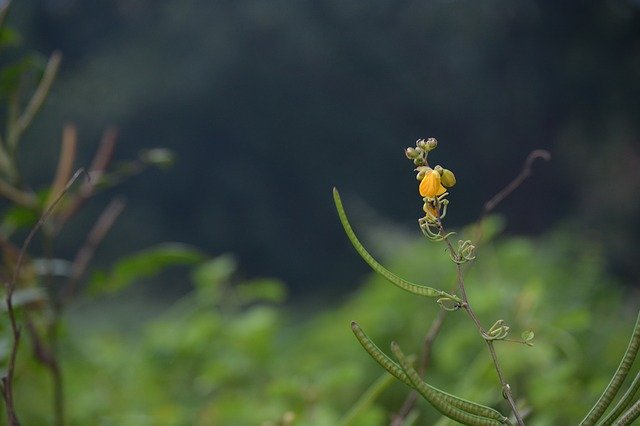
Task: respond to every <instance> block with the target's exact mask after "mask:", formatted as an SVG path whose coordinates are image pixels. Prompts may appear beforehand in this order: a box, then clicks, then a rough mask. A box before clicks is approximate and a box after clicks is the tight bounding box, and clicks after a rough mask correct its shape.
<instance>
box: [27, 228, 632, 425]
mask: <svg viewBox="0 0 640 426" xmlns="http://www.w3.org/2000/svg"><path fill="white" fill-rule="evenodd" d="M395 252H396V255H395V256H394V257H393V258H392V259H388V261H387V264H388V265H390V267H392V268H393V269H394V270H395V271H398V272H399V273H400V274H401V275H403V276H406V277H409V278H412V279H416V278H417V279H419V277H421V276H424V275H428V276H430V277H432V279H435V280H438V281H439V282H438V283H437V284H438V285H440V286H442V287H445V288H446V287H447V285H448V284H449V283H450V284H451V285H453V283H454V277H453V276H451V274H450V272H449V271H450V261H449V260H448V258H447V256H446V254H445V253H443V252H442V251H441V250H440V249H439V248H437V247H435V245H430V244H425V243H424V242H423V241H419V242H417V241H407V242H405V244H403V245H402V247H401V248H399V249H398V250H396V251H395ZM601 259H602V255H601V253H600V252H599V251H598V248H597V247H594V246H592V245H590V244H589V243H588V242H586V241H576V240H575V239H572V238H569V237H568V236H567V235H564V234H562V233H558V234H555V235H552V236H549V237H547V238H544V239H539V240H531V239H523V238H508V239H502V240H498V241H495V242H492V243H488V244H486V245H484V246H482V247H481V248H480V250H479V256H478V260H477V261H476V264H474V265H473V267H472V269H471V270H470V271H469V272H468V274H467V277H468V278H467V282H468V291H469V292H470V293H471V294H470V297H473V300H474V301H475V305H476V307H477V308H476V309H477V312H478V314H479V315H480V317H481V319H482V320H483V321H484V322H488V321H491V320H492V319H493V318H496V317H502V318H505V319H506V320H507V321H508V322H509V323H510V324H511V325H512V326H513V329H514V330H519V329H532V330H534V331H535V333H536V339H535V344H534V346H533V347H530V348H529V347H526V346H523V345H518V344H511V343H508V342H504V343H501V344H500V345H499V346H498V351H499V355H500V357H501V359H502V360H503V365H504V368H505V370H506V371H505V373H506V374H507V375H508V376H509V377H510V378H511V379H510V381H511V384H512V386H513V387H514V389H515V392H516V395H518V396H521V397H523V398H526V400H524V401H520V403H522V404H526V405H527V406H528V407H530V408H531V414H530V417H529V418H528V421H527V423H528V424H531V425H557V424H572V423H575V422H577V421H579V420H580V419H581V418H582V416H583V415H584V413H586V412H587V411H588V409H589V407H590V406H591V405H592V404H593V402H594V401H595V400H596V399H597V396H598V395H599V391H600V390H601V389H602V388H603V387H604V386H605V385H606V383H607V382H608V378H609V377H610V374H611V373H612V371H613V370H614V369H615V367H616V365H617V362H618V359H619V357H620V356H621V355H622V353H623V352H624V348H625V346H626V343H627V339H628V336H629V333H630V331H631V328H632V323H633V321H632V318H633V316H634V315H633V309H627V308H631V307H629V306H627V304H626V302H625V301H624V300H623V295H622V294H621V291H620V290H619V288H618V287H617V286H614V285H613V283H612V282H611V281H610V280H609V279H608V278H607V277H606V276H605V275H604V273H603V264H602V261H601ZM234 271H235V263H234V261H233V259H232V258H230V257H227V256H222V257H218V258H216V259H213V260H210V261H207V262H204V263H202V264H200V265H199V266H197V267H196V268H195V269H194V271H193V274H192V279H193V286H194V287H193V291H192V292H191V293H189V294H188V295H186V296H185V297H184V298H182V299H181V300H179V301H177V302H176V303H175V304H174V305H173V306H172V307H171V308H169V309H167V310H166V311H165V312H163V313H162V314H161V315H158V316H157V317H155V318H153V319H152V320H150V321H148V322H147V323H145V324H144V325H142V326H141V327H140V328H139V329H135V330H133V329H132V330H131V331H128V332H127V331H115V330H110V331H106V332H105V331H95V330H91V329H88V330H87V329H85V330H83V332H82V333H77V332H71V331H70V332H69V333H67V334H66V337H65V338H64V342H63V343H64V345H63V351H62V353H61V358H62V360H63V363H64V364H63V369H64V373H65V382H66V395H67V409H68V412H69V419H70V421H71V423H72V424H105V425H111V424H113V425H158V424H163V425H164V424H167V425H187V424H200V425H228V424H233V425H279V424H295V425H335V424H339V423H338V422H339V420H340V418H341V417H342V416H343V415H344V414H345V413H346V412H347V411H348V409H349V408H350V407H351V405H352V404H354V403H355V401H356V400H357V399H358V397H359V395H360V394H362V393H363V392H364V391H365V389H366V388H367V387H368V386H370V385H371V384H372V383H373V382H374V381H375V380H376V378H377V377H379V375H380V369H379V367H378V366H377V365H376V364H375V363H374V361H372V360H371V359H370V358H369V356H368V355H367V354H366V353H364V351H362V350H361V348H360V346H359V345H358V343H357V342H356V340H355V339H354V338H353V336H352V335H351V331H350V327H349V321H350V320H352V319H357V320H358V321H359V323H360V324H362V326H363V327H364V328H366V329H367V330H369V331H370V334H371V337H372V338H373V339H374V340H375V341H376V342H377V343H378V344H379V345H380V346H381V348H383V349H386V348H387V347H388V346H387V344H388V343H389V342H390V341H391V340H396V341H398V342H399V343H400V344H401V345H402V346H403V347H405V348H406V350H407V351H416V352H417V351H418V349H419V348H418V347H417V346H416V345H419V344H420V342H421V341H422V339H423V337H424V334H425V332H426V330H427V328H428V327H429V324H430V321H431V320H432V319H433V318H434V316H435V314H436V310H437V309H438V308H437V305H435V303H433V302H431V301H428V300H421V299H420V298H415V297H412V295H410V294H408V293H406V294H405V293H404V292H402V291H400V290H398V289H397V288H395V287H393V286H391V285H389V284H388V283H386V282H383V280H382V279H381V278H378V277H377V276H372V277H371V278H370V279H368V280H367V281H366V282H365V283H363V285H362V286H361V287H360V289H359V290H358V291H357V292H356V293H354V294H352V296H351V297H350V298H349V299H348V300H346V301H344V303H341V304H339V305H338V306H331V307H326V306H314V307H312V308H309V307H305V308H302V307H294V306H291V307H290V306H286V305H283V304H282V302H283V299H284V297H285V291H284V286H283V285H282V283H280V282H278V281H275V280H256V281H247V282H239V283H238V282H236V281H237V280H235V279H234ZM425 284H428V283H425ZM434 284H435V283H434ZM343 285H348V283H343ZM108 306H109V305H106V307H105V309H106V311H104V312H103V315H105V316H106V317H108V316H109V315H112V314H113V312H112V311H113V309H114V308H113V307H111V308H108ZM633 308H634V309H635V307H633ZM71 320H72V321H76V320H77V319H74V318H73V317H72V318H71ZM467 322H468V318H466V317H465V316H463V315H461V314H460V313H450V314H448V316H447V318H446V321H445V324H444V328H443V331H442V333H441V335H440V336H439V338H438V339H437V340H436V343H435V346H434V354H433V360H432V364H431V366H432V367H431V369H430V371H431V372H428V373H427V375H428V380H429V381H430V383H433V384H434V385H435V386H438V387H440V388H442V389H444V390H447V391H451V392H453V393H456V394H459V395H461V396H463V397H466V398H469V399H473V400H477V401H479V402H483V403H487V404H490V405H493V406H496V407H498V408H505V407H503V406H501V404H503V402H502V401H500V400H498V398H499V397H498V396H496V394H495V392H494V391H493V390H494V389H495V385H496V383H497V378H496V377H495V373H494V371H493V370H492V366H491V363H490V362H489V359H488V354H487V353H486V350H485V348H484V346H483V342H482V341H481V340H480V339H478V338H477V336H476V335H475V333H476V332H475V330H474V329H473V327H469V325H468V324H467ZM70 330H73V327H71V328H70ZM596 341H597V342H598V344H597V345H594V344H593V342H596ZM23 358H24V359H22V360H21V361H22V362H21V364H20V365H21V368H20V371H19V374H20V378H19V380H18V382H17V385H18V388H17V392H18V395H17V400H18V408H19V412H20V413H23V416H24V421H25V424H42V423H43V422H46V419H47V418H48V417H47V416H48V415H49V412H50V411H49V409H48V408H47V407H46V404H44V403H43V401H48V400H49V398H50V392H49V389H48V388H47V386H44V385H43V383H41V381H42V375H41V374H39V373H38V369H37V368H36V367H34V366H27V365H25V363H26V362H28V361H27V357H26V356H23ZM406 393H407V389H406V388H405V387H403V385H401V384H399V383H394V384H392V385H391V386H390V387H389V388H387V389H386V390H385V391H384V392H383V393H382V395H381V397H380V398H379V399H378V400H376V401H375V403H374V405H373V406H372V407H370V408H369V409H368V410H367V411H366V412H365V413H364V414H363V415H362V416H360V417H358V418H357V419H356V421H355V424H357V425H380V424H385V423H386V422H388V419H389V415H390V413H391V412H393V410H397V409H398V408H399V406H400V404H401V403H402V401H403V399H404V398H405V396H406ZM419 407H420V418H419V419H418V423H419V424H435V422H436V421H437V420H438V419H439V416H438V414H437V413H436V412H434V410H433V409H432V408H431V407H429V406H428V405H426V404H423V403H420V405H419ZM505 411H506V410H505ZM438 424H446V421H443V420H440V423H438Z"/></svg>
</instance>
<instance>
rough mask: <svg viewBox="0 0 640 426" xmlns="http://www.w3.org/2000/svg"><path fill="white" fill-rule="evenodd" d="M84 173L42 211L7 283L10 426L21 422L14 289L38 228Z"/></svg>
mask: <svg viewBox="0 0 640 426" xmlns="http://www.w3.org/2000/svg"><path fill="white" fill-rule="evenodd" d="M82 173H84V169H80V170H78V171H77V172H76V173H75V174H74V175H73V177H72V178H71V180H70V181H69V183H67V186H66V187H65V188H64V190H63V191H62V192H61V193H60V195H58V197H57V198H56V199H55V200H54V201H53V203H52V204H51V205H50V206H49V207H48V208H47V209H46V210H45V211H44V213H42V216H40V219H39V220H38V222H37V223H36V224H35V226H34V227H33V228H32V229H31V232H29V235H27V238H26V239H25V240H24V243H23V244H22V247H21V249H20V253H19V254H18V259H17V260H16V264H15V267H14V270H13V276H12V277H11V280H10V281H8V282H6V283H5V303H6V305H7V312H8V314H9V320H10V322H11V331H12V335H13V342H12V345H11V353H10V355H9V362H8V365H7V371H6V373H5V375H4V377H2V393H3V395H4V400H5V404H6V407H7V419H8V422H9V425H10V426H17V425H19V424H20V422H19V421H18V417H17V415H16V410H15V404H14V400H13V376H14V373H15V367H16V357H17V354H18V346H19V343H20V327H19V326H18V322H17V319H16V312H15V309H14V307H13V291H14V290H15V287H16V284H17V282H18V277H19V276H20V272H21V269H22V262H23V260H24V257H25V255H26V252H27V249H28V248H29V245H30V244H31V240H33V237H34V236H35V234H36V233H37V232H38V230H39V229H40V228H41V227H42V225H43V224H44V223H45V221H46V220H47V219H48V218H49V216H50V215H51V213H52V212H53V210H54V208H55V207H56V205H57V204H58V202H60V200H62V198H63V197H64V195H65V194H66V193H67V191H68V190H69V188H70V187H71V185H73V183H74V182H75V181H76V180H77V179H78V177H79V176H80V175H81V174H82Z"/></svg>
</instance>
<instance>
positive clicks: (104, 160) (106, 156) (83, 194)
mask: <svg viewBox="0 0 640 426" xmlns="http://www.w3.org/2000/svg"><path fill="white" fill-rule="evenodd" d="M117 138H118V130H117V129H116V128H115V127H112V126H110V127H107V128H106V129H105V131H104V132H103V133H102V138H101V139H100V144H99V145H98V150H97V151H96V154H95V155H94V157H93V160H92V161H91V165H90V166H89V176H91V179H89V180H88V181H87V182H85V183H84V184H83V185H82V186H81V187H80V190H79V191H78V195H77V196H76V198H74V199H73V200H72V201H71V203H70V205H69V206H68V207H67V208H66V209H65V212H64V214H63V216H62V218H61V219H60V222H59V223H58V227H57V230H58V231H59V230H60V229H61V228H62V226H64V224H65V223H67V222H68V221H69V219H71V217H73V216H74V215H75V214H76V213H77V212H78V210H80V208H82V206H83V205H84V204H85V202H86V201H87V200H88V199H89V198H90V197H91V196H92V195H93V194H94V192H95V189H96V185H98V184H99V183H100V178H101V177H102V175H103V174H104V172H105V170H106V169H107V167H108V166H109V164H110V163H111V159H112V158H113V152H114V150H115V147H116V141H117Z"/></svg>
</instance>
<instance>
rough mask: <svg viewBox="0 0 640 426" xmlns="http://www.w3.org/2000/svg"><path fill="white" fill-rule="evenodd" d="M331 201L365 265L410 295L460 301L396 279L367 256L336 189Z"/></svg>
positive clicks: (437, 291)
mask: <svg viewBox="0 0 640 426" xmlns="http://www.w3.org/2000/svg"><path fill="white" fill-rule="evenodd" d="M333 200H334V202H335V204H336V209H337V210H338V216H339V217H340V222H341V223H342V226H343V228H344V231H345V232H346V234H347V237H349V241H351V244H353V247H354V248H355V249H356V251H357V252H358V254H359V255H360V257H362V259H363V260H364V261H365V262H367V264H368V265H369V266H371V268H372V269H373V270H374V271H376V272H377V273H378V274H380V275H382V276H383V277H384V278H386V279H387V280H388V281H389V282H391V283H392V284H394V285H396V286H398V287H400V288H401V289H403V290H406V291H408V292H410V293H413V294H417V295H420V296H426V297H446V298H449V299H451V300H454V301H456V302H460V301H461V300H460V299H459V298H458V297H457V296H455V295H452V294H449V293H447V292H444V291H442V290H437V289H435V288H431V287H427V286H423V285H419V284H414V283H412V282H409V281H407V280H404V279H402V278H400V277H398V276H397V275H395V274H394V273H392V272H391V271H389V270H387V269H386V268H385V267H384V266H382V265H381V264H379V263H378V262H377V261H376V260H375V259H374V258H373V256H371V254H369V252H368V251H367V250H366V249H365V248H364V246H363V245H362V244H361V243H360V241H359V240H358V238H357V237H356V234H355V232H353V229H352V228H351V225H350V224H349V220H348V219H347V214H346V212H345V211H344V207H343V206H342V201H341V200H340V194H339V193H338V190H337V189H336V188H333Z"/></svg>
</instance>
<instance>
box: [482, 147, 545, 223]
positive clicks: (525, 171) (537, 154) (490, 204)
mask: <svg viewBox="0 0 640 426" xmlns="http://www.w3.org/2000/svg"><path fill="white" fill-rule="evenodd" d="M538 158H541V159H543V160H545V161H549V160H551V154H550V153H549V151H546V150H544V149H536V150H534V151H531V152H530V153H529V155H528V156H527V159H526V160H525V162H524V166H522V170H520V173H519V174H518V176H516V177H515V178H514V179H513V180H512V181H511V182H509V184H508V185H507V186H505V187H504V188H502V190H501V191H500V192H498V193H497V194H496V195H494V196H493V198H491V199H490V200H489V201H487V202H486V203H485V204H484V208H483V215H486V214H487V213H489V212H491V211H492V210H493V209H495V208H496V206H497V205H498V204H500V203H501V202H502V201H503V200H504V199H505V198H507V197H508V196H509V195H511V193H512V192H513V191H515V190H516V189H518V187H519V186H520V185H522V182H524V181H525V180H526V179H527V178H528V177H529V176H531V173H532V166H533V162H534V161H536V160H537V159H538Z"/></svg>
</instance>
